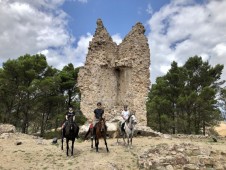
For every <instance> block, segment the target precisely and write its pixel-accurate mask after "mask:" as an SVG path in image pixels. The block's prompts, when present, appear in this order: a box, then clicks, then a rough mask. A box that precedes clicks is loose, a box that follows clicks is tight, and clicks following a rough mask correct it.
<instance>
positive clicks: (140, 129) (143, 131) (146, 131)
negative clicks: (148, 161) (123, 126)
mask: <svg viewBox="0 0 226 170" xmlns="http://www.w3.org/2000/svg"><path fill="white" fill-rule="evenodd" d="M162 135H163V134H162V133H160V132H156V131H154V130H152V129H151V128H150V127H148V126H141V125H137V126H135V131H134V136H152V137H162Z"/></svg>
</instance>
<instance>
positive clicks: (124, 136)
mask: <svg viewBox="0 0 226 170" xmlns="http://www.w3.org/2000/svg"><path fill="white" fill-rule="evenodd" d="M122 137H123V142H124V145H126V141H125V138H126V134H125V133H124V134H123V136H122Z"/></svg>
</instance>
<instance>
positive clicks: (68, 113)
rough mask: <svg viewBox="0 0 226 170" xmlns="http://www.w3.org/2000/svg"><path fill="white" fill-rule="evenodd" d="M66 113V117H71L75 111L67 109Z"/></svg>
mask: <svg viewBox="0 0 226 170" xmlns="http://www.w3.org/2000/svg"><path fill="white" fill-rule="evenodd" d="M66 115H67V118H68V119H70V117H71V116H72V117H73V116H74V115H75V112H74V111H73V112H69V111H68V112H67V113H66Z"/></svg>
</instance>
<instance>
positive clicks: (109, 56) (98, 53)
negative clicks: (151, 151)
mask: <svg viewBox="0 0 226 170" xmlns="http://www.w3.org/2000/svg"><path fill="white" fill-rule="evenodd" d="M144 32H145V29H144V27H143V25H142V24H141V23H137V24H136V25H135V26H134V27H133V28H132V30H131V31H130V32H129V34H128V35H127V36H126V37H125V39H124V40H123V42H122V43H121V44H120V45H117V44H116V43H114V42H113V40H112V38H111V37H110V35H109V33H108V32H107V30H106V29H105V27H104V26H103V23H102V21H101V20H98V21H97V28H96V32H95V35H94V37H93V39H92V41H91V42H90V44H89V50H88V54H87V57H86V62H85V66H84V67H83V68H81V69H80V71H79V77H78V87H79V88H80V90H81V95H82V96H81V110H82V112H83V114H84V115H85V116H86V117H88V118H93V110H94V109H95V108H96V103H97V102H99V101H100V102H102V104H103V107H104V109H105V115H106V117H107V119H111V118H113V117H115V116H116V115H119V114H120V113H121V110H122V108H123V105H128V107H129V109H130V110H131V111H136V116H137V118H138V120H139V122H140V124H144V125H146V122H147V120H146V98H147V95H148V88H149V85H150V80H149V77H150V73H149V66H150V50H149V46H148V43H147V38H146V37H145V35H144Z"/></svg>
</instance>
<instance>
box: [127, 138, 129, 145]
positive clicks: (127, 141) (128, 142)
mask: <svg viewBox="0 0 226 170" xmlns="http://www.w3.org/2000/svg"><path fill="white" fill-rule="evenodd" d="M127 147H128V148H129V135H127Z"/></svg>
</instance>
